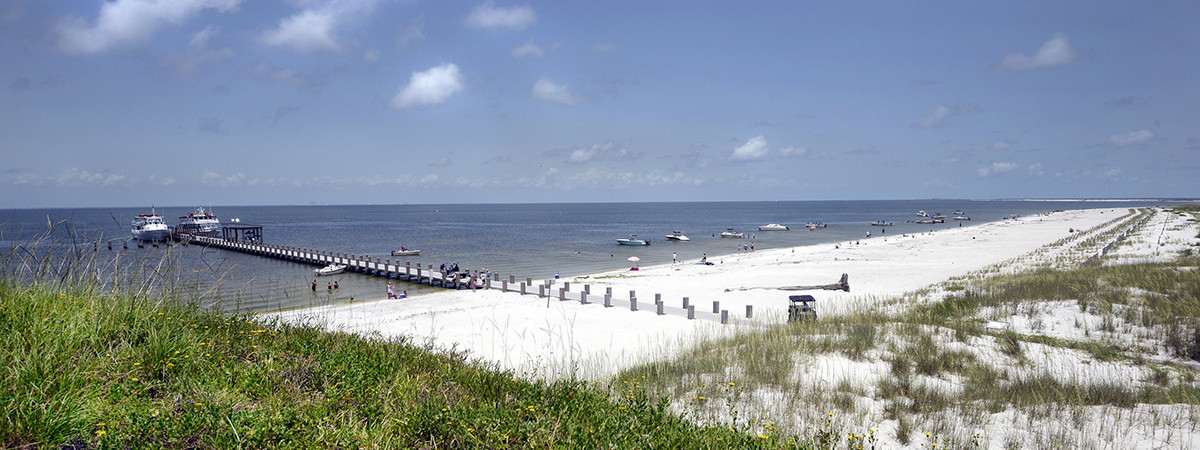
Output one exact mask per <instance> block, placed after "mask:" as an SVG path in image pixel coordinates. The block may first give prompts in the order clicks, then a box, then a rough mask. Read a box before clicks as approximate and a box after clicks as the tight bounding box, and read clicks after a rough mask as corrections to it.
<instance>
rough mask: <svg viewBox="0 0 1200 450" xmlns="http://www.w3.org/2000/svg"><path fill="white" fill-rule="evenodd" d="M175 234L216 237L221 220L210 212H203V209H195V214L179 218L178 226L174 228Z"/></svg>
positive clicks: (219, 229)
mask: <svg viewBox="0 0 1200 450" xmlns="http://www.w3.org/2000/svg"><path fill="white" fill-rule="evenodd" d="M175 233H178V234H190V235H193V236H217V235H219V234H220V233H221V220H220V219H217V216H215V215H213V213H212V212H210V211H205V210H204V208H203V207H200V208H196V211H195V212H190V213H187V215H183V216H179V225H177V226H175Z"/></svg>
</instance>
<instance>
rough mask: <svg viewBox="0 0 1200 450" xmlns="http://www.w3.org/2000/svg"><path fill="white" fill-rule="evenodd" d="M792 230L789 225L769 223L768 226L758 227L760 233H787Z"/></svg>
mask: <svg viewBox="0 0 1200 450" xmlns="http://www.w3.org/2000/svg"><path fill="white" fill-rule="evenodd" d="M790 229H791V228H788V227H787V225H780V224H777V223H768V224H766V225H759V226H758V231H787V230H790Z"/></svg>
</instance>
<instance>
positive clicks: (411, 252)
mask: <svg viewBox="0 0 1200 450" xmlns="http://www.w3.org/2000/svg"><path fill="white" fill-rule="evenodd" d="M420 254H421V251H420V250H409V249H408V247H405V246H400V250H392V256H417V255H420Z"/></svg>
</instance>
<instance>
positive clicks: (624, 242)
mask: <svg viewBox="0 0 1200 450" xmlns="http://www.w3.org/2000/svg"><path fill="white" fill-rule="evenodd" d="M617 243H618V244H621V245H650V240H649V239H638V238H637V235H636V234H631V235H629V238H628V239H617Z"/></svg>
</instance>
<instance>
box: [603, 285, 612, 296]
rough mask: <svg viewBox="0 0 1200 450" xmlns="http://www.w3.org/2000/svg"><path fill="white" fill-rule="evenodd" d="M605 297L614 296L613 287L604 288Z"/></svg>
mask: <svg viewBox="0 0 1200 450" xmlns="http://www.w3.org/2000/svg"><path fill="white" fill-rule="evenodd" d="M604 295H608V296H612V286H609V287H606V288H604Z"/></svg>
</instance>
